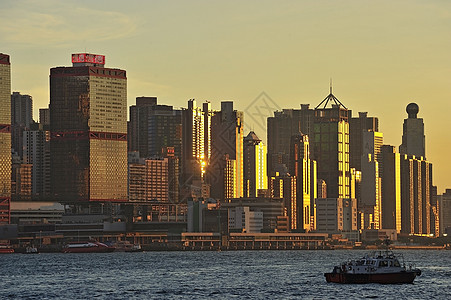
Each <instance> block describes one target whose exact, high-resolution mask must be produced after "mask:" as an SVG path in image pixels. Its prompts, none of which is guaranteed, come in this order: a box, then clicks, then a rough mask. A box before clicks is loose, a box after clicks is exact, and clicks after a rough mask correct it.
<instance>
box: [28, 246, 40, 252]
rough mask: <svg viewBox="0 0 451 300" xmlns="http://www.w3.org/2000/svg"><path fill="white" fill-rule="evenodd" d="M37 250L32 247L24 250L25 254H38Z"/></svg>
mask: <svg viewBox="0 0 451 300" xmlns="http://www.w3.org/2000/svg"><path fill="white" fill-rule="evenodd" d="M38 253H39V251H38V248H36V247H34V246H28V247H27V248H25V254H38Z"/></svg>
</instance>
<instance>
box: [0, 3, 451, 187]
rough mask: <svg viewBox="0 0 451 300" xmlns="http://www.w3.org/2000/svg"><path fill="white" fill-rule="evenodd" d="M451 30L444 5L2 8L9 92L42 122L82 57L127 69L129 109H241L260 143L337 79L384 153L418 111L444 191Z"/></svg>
mask: <svg viewBox="0 0 451 300" xmlns="http://www.w3.org/2000/svg"><path fill="white" fill-rule="evenodd" d="M450 33H451V2H450V1H445V0H443V1H438V0H437V1H421V0H411V1H366V0H359V1H346V0H344V1H321V0H319V1H222V2H220V1H170V2H169V1H126V2H124V1H64V2H62V1H56V0H50V1H49V0H42V1H20V0H19V1H12V0H6V1H5V0H4V1H2V9H1V10H0V52H3V53H7V54H9V55H11V62H12V91H19V92H21V93H22V94H29V95H32V96H33V99H34V108H35V113H34V115H35V118H36V119H37V111H38V109H39V108H42V107H46V106H47V105H48V103H49V85H48V82H49V79H48V76H49V69H50V68H51V67H55V66H69V65H70V64H71V63H70V54H71V53H77V52H85V51H86V52H90V53H97V54H104V55H106V66H107V67H117V68H122V69H125V70H127V76H128V101H129V105H132V104H134V103H135V100H134V99H135V97H137V96H157V97H159V102H160V103H164V104H172V105H174V106H176V107H181V106H186V102H187V100H188V99H190V98H195V99H197V100H198V101H203V100H205V99H208V100H210V101H211V102H212V104H213V107H216V108H219V106H220V101H221V100H234V101H235V106H236V108H237V109H240V110H244V111H245V113H246V115H245V122H246V123H247V125H248V128H253V129H254V130H255V132H256V133H257V135H259V136H260V137H262V138H264V139H265V135H266V133H265V132H264V126H265V122H264V120H265V118H264V116H265V115H266V116H269V115H270V111H271V108H274V107H276V108H277V107H279V108H298V107H299V105H300V104H301V103H309V104H310V105H311V107H314V106H316V105H317V104H318V103H319V102H320V101H321V100H322V99H323V98H324V97H325V96H327V94H328V92H329V78H331V77H332V78H333V82H334V83H333V85H334V94H335V96H337V98H338V99H340V101H342V102H343V104H344V105H346V106H347V107H348V108H349V109H352V110H353V112H354V115H357V112H359V111H367V112H368V114H369V116H377V117H379V121H380V130H381V131H382V132H383V133H384V141H385V143H387V144H391V145H396V146H399V144H400V143H401V135H402V122H403V119H404V118H406V117H407V114H406V113H405V107H406V105H407V104H408V103H410V102H416V103H417V104H418V105H419V106H420V113H419V117H421V118H423V119H424V122H425V130H426V156H427V159H428V160H430V161H431V162H433V164H434V183H435V184H436V185H438V187H439V193H441V192H443V191H444V189H445V188H446V187H449V188H451V182H450V180H449V176H448V173H449V170H450V168H451V159H450V157H449V155H448V149H449V148H451V131H450V130H448V128H449V127H450V125H449V124H450V122H449V120H448V119H449V117H448V116H449V115H450V114H451V104H450V100H449V99H450V97H449V96H450V86H451V85H450V76H449V67H450V62H451V55H449V49H451V34H450ZM262 92H265V93H266V95H267V96H264V97H259V95H261V93H262ZM265 97H269V98H271V99H272V101H269V100H268V99H267V98H265ZM265 99H266V100H265ZM265 101H266V102H265ZM268 103H269V104H268ZM265 106H266V107H267V108H269V109H265ZM257 115H258V116H257Z"/></svg>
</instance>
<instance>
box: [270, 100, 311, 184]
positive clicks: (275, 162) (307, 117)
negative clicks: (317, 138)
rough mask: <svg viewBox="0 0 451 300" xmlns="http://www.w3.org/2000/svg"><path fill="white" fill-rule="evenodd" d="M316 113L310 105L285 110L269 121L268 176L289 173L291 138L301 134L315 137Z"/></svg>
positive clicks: (278, 112) (275, 113) (275, 114)
mask: <svg viewBox="0 0 451 300" xmlns="http://www.w3.org/2000/svg"><path fill="white" fill-rule="evenodd" d="M314 118H315V111H314V110H313V109H310V108H309V104H301V109H283V110H282V111H276V112H274V117H269V118H268V119H267V128H268V129H267V141H268V162H267V164H268V176H274V175H275V174H276V172H279V173H280V174H282V173H285V172H287V171H288V169H289V168H290V167H289V164H290V142H291V137H292V136H293V135H295V134H298V133H299V132H302V133H303V134H307V135H308V136H309V137H310V138H312V137H313V122H314Z"/></svg>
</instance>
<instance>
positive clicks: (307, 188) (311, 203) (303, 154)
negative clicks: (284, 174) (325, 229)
mask: <svg viewBox="0 0 451 300" xmlns="http://www.w3.org/2000/svg"><path fill="white" fill-rule="evenodd" d="M290 148H291V151H290V175H291V176H293V177H295V178H296V179H295V180H296V189H297V190H296V196H297V199H296V210H297V213H296V216H297V218H298V219H297V220H296V224H298V228H297V229H304V230H306V231H310V230H314V229H315V226H314V224H315V222H314V221H315V198H316V197H317V180H316V161H314V160H311V159H310V143H309V137H308V136H307V135H304V134H302V133H298V134H295V135H293V136H292V137H291V143H290Z"/></svg>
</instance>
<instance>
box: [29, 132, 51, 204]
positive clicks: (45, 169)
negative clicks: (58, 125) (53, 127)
mask: <svg viewBox="0 0 451 300" xmlns="http://www.w3.org/2000/svg"><path fill="white" fill-rule="evenodd" d="M23 162H24V163H26V164H31V165H32V172H31V179H32V195H33V197H36V198H42V197H46V196H49V195H50V130H49V128H48V126H43V125H42V124H39V123H36V124H34V125H32V126H31V128H30V129H29V130H25V131H24V134H23Z"/></svg>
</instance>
